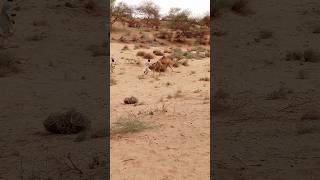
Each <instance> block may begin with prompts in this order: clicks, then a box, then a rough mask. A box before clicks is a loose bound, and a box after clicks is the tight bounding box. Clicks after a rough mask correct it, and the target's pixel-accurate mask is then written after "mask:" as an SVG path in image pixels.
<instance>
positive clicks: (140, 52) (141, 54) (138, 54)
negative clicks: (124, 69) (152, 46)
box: [136, 51, 146, 57]
mask: <svg viewBox="0 0 320 180" xmlns="http://www.w3.org/2000/svg"><path fill="white" fill-rule="evenodd" d="M145 54H146V52H144V51H138V52H137V54H136V56H141V57H143V56H144V55H145Z"/></svg>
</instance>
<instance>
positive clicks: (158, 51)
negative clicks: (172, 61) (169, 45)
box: [153, 50, 164, 56]
mask: <svg viewBox="0 0 320 180" xmlns="http://www.w3.org/2000/svg"><path fill="white" fill-rule="evenodd" d="M153 54H154V55H156V56H163V55H164V54H163V53H162V52H161V51H160V50H154V51H153Z"/></svg>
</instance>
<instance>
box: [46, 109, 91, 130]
mask: <svg viewBox="0 0 320 180" xmlns="http://www.w3.org/2000/svg"><path fill="white" fill-rule="evenodd" d="M43 126H44V127H45V129H46V130H47V131H49V132H51V133H54V134H75V133H79V132H81V131H85V130H87V129H88V128H89V127H90V121H89V119H88V118H87V117H86V116H84V115H83V114H82V113H80V112H78V111H76V110H75V109H71V110H68V111H66V112H63V113H51V114H50V115H49V116H48V118H47V119H46V120H45V121H44V122H43Z"/></svg>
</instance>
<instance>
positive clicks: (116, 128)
mask: <svg viewBox="0 0 320 180" xmlns="http://www.w3.org/2000/svg"><path fill="white" fill-rule="evenodd" d="M150 128H152V127H151V126H149V125H147V124H146V123H144V122H142V121H141V120H140V119H139V118H138V116H136V115H134V114H130V115H128V116H126V117H120V118H119V119H118V120H117V122H115V123H114V125H113V126H112V127H111V130H110V133H111V134H112V135H116V134H128V133H137V132H141V131H144V130H146V129H150Z"/></svg>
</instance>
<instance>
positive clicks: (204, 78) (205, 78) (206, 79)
mask: <svg viewBox="0 0 320 180" xmlns="http://www.w3.org/2000/svg"><path fill="white" fill-rule="evenodd" d="M199 81H210V78H209V77H203V78H200V79H199Z"/></svg>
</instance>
